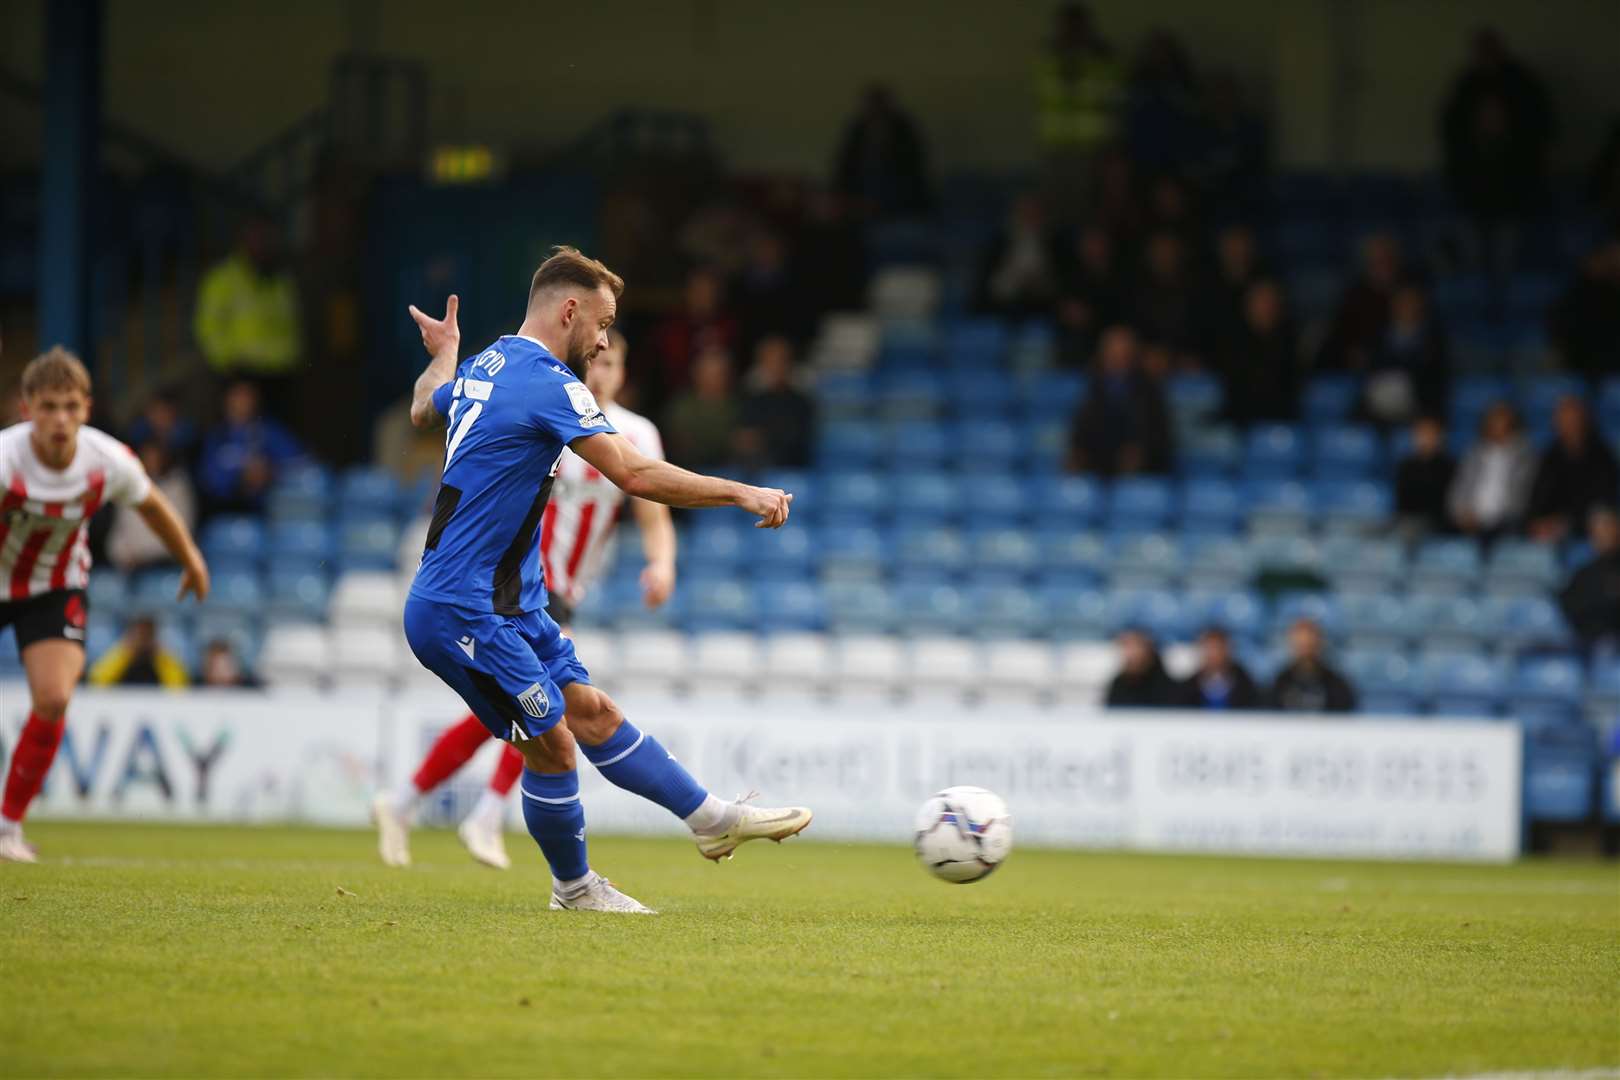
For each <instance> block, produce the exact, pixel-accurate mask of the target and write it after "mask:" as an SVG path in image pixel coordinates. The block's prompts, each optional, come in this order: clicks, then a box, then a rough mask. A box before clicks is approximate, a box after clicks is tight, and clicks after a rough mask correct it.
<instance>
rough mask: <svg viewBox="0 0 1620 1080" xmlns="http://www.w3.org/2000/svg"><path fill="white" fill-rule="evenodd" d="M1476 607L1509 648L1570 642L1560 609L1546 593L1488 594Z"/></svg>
mask: <svg viewBox="0 0 1620 1080" xmlns="http://www.w3.org/2000/svg"><path fill="white" fill-rule="evenodd" d="M1480 609H1481V611H1482V612H1483V613H1485V614H1486V618H1485V619H1484V622H1485V623H1486V624H1487V625H1488V626H1489V627H1490V632H1491V634H1492V636H1493V637H1494V638H1495V639H1496V640H1498V641H1500V642H1501V643H1503V644H1505V645H1507V646H1509V647H1511V648H1515V649H1531V648H1563V647H1566V646H1569V645H1571V644H1572V643H1573V635H1572V634H1571V633H1570V630H1569V626H1568V624H1567V623H1565V622H1564V613H1563V611H1561V610H1560V609H1559V607H1558V605H1557V604H1555V603H1553V601H1552V600H1550V599H1548V598H1547V597H1546V596H1491V597H1487V598H1486V599H1485V600H1484V601H1483V602H1482V603H1481V604H1480Z"/></svg>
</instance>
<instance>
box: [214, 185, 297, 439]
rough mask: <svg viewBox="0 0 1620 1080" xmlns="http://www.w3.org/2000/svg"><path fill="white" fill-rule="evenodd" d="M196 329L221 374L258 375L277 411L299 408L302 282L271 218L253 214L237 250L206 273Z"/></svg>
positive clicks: (279, 413)
mask: <svg viewBox="0 0 1620 1080" xmlns="http://www.w3.org/2000/svg"><path fill="white" fill-rule="evenodd" d="M194 330H195V332H196V335H197V344H198V345H199V346H200V347H201V348H202V353H203V356H204V357H206V358H207V360H208V365H209V366H210V367H211V368H213V369H214V372H215V373H216V374H218V375H220V376H222V377H224V378H242V377H248V378H252V379H256V380H258V381H259V382H260V384H261V387H260V388H261V390H262V391H263V392H264V394H265V395H266V400H267V402H268V403H269V404H270V406H271V411H272V412H274V413H275V414H276V415H277V416H281V417H284V418H285V417H288V416H290V415H291V414H292V411H293V409H294V407H295V405H296V402H295V401H294V400H293V398H292V384H293V378H294V377H295V376H296V375H297V374H298V369H299V365H300V363H301V361H302V358H303V347H304V343H303V323H302V319H301V316H300V314H299V301H298V284H297V282H295V281H294V280H293V275H292V273H291V271H289V270H288V269H287V268H286V266H285V264H284V262H283V260H282V255H281V243H280V237H279V235H278V232H277V229H276V227H275V225H274V224H272V223H271V221H270V220H269V219H268V218H266V217H263V216H255V217H253V218H251V219H249V220H248V222H247V223H246V224H245V225H244V226H243V228H242V232H241V235H240V237H239V240H238V243H237V247H236V250H235V251H234V252H233V253H232V254H231V255H230V256H229V257H228V258H226V259H225V261H224V262H221V263H219V264H218V265H216V266H214V267H213V268H212V269H211V270H209V271H208V272H207V273H206V274H204V275H203V279H202V283H201V284H200V285H199V286H198V290H197V314H196V321H195V325H194Z"/></svg>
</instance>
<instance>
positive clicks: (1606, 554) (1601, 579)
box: [1558, 506, 1620, 649]
mask: <svg viewBox="0 0 1620 1080" xmlns="http://www.w3.org/2000/svg"><path fill="white" fill-rule="evenodd" d="M1587 536H1588V539H1590V541H1591V543H1592V559H1591V561H1590V562H1588V563H1586V564H1585V565H1584V566H1582V567H1581V568H1580V569H1579V570H1577V571H1575V573H1574V575H1573V576H1572V577H1571V578H1570V579H1569V584H1567V585H1565V586H1564V590H1563V592H1561V593H1560V594H1559V597H1558V599H1559V603H1560V604H1561V605H1562V607H1563V609H1564V618H1566V619H1568V620H1569V625H1570V629H1572V630H1574V631H1575V634H1576V636H1577V637H1579V638H1580V639H1581V643H1582V644H1583V645H1585V646H1586V647H1587V648H1588V649H1594V648H1596V647H1597V646H1599V645H1600V644H1602V643H1604V642H1609V643H1610V644H1620V512H1616V510H1615V508H1614V507H1613V506H1600V507H1597V508H1595V509H1594V510H1593V511H1592V513H1591V516H1590V518H1589V521H1588V525H1587Z"/></svg>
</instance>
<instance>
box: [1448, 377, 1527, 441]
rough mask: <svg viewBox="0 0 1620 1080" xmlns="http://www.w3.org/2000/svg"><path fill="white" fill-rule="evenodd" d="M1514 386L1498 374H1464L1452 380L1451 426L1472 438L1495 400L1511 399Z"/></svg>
mask: <svg viewBox="0 0 1620 1080" xmlns="http://www.w3.org/2000/svg"><path fill="white" fill-rule="evenodd" d="M1512 396H1513V386H1512V384H1511V383H1509V382H1508V380H1506V379H1504V378H1501V377H1500V376H1496V375H1464V376H1461V377H1460V378H1457V379H1455V380H1453V381H1452V385H1451V399H1450V400H1451V426H1452V427H1453V428H1454V429H1456V430H1457V431H1458V432H1459V433H1462V434H1466V435H1467V436H1469V437H1470V438H1471V437H1472V436H1473V433H1474V429H1475V428H1476V427H1477V426H1478V425H1479V418H1480V417H1481V416H1484V415H1485V410H1486V409H1487V408H1489V407H1490V406H1491V404H1492V403H1493V402H1497V401H1503V400H1507V399H1510V398H1511V397H1512Z"/></svg>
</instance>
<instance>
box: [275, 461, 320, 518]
mask: <svg viewBox="0 0 1620 1080" xmlns="http://www.w3.org/2000/svg"><path fill="white" fill-rule="evenodd" d="M331 498H332V477H331V474H330V473H329V472H328V471H327V470H326V469H325V468H323V467H321V466H319V465H300V466H297V467H294V468H291V469H288V470H287V471H286V472H284V473H282V474H281V476H280V477H279V478H277V480H276V483H275V486H273V487H272V488H271V489H270V495H269V498H268V499H267V500H266V503H265V506H266V510H267V511H268V513H269V515H270V519H271V520H272V521H313V520H318V519H321V518H324V517H325V516H326V513H327V509H328V506H329V504H330V502H331Z"/></svg>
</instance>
